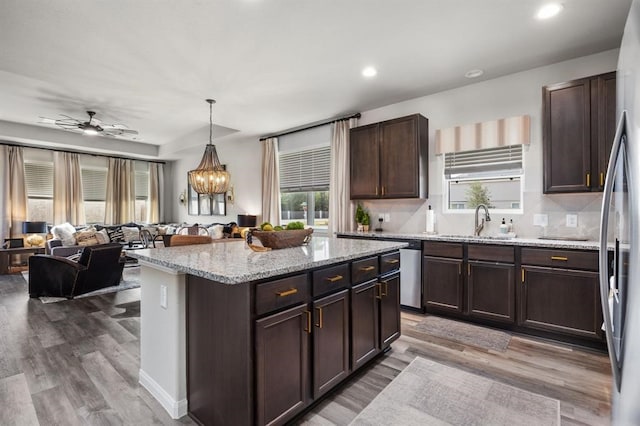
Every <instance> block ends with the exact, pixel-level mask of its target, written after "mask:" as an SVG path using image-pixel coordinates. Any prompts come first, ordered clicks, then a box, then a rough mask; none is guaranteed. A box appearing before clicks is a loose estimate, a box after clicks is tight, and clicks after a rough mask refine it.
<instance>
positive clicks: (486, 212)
mask: <svg viewBox="0 0 640 426" xmlns="http://www.w3.org/2000/svg"><path fill="white" fill-rule="evenodd" d="M480 208H483V209H484V217H483V218H482V222H480V224H479V225H478V211H479V210H480ZM485 222H491V216H489V209H488V208H487V206H485V205H484V204H478V207H476V227H475V231H474V233H473V235H475V236H479V235H480V231H482V228H484V223H485Z"/></svg>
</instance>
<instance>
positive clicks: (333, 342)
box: [312, 290, 350, 399]
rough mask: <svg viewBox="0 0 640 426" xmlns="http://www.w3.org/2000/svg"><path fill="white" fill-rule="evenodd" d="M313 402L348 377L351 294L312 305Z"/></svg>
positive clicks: (327, 298) (340, 295)
mask: <svg viewBox="0 0 640 426" xmlns="http://www.w3.org/2000/svg"><path fill="white" fill-rule="evenodd" d="M313 316H314V321H313V323H314V324H313V332H312V335H313V398H314V399H315V398H318V397H319V396H320V395H322V394H324V393H325V392H326V391H328V390H329V389H331V388H332V387H333V386H335V385H336V384H338V383H339V382H341V381H342V380H343V379H344V378H346V377H347V376H348V375H349V329H350V327H349V290H342V291H341V292H339V293H336V294H332V295H330V296H327V297H323V298H322V299H319V300H316V301H315V302H313Z"/></svg>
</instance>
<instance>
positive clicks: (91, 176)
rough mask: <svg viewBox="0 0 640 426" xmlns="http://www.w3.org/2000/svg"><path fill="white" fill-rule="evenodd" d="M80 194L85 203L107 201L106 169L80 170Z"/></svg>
mask: <svg viewBox="0 0 640 426" xmlns="http://www.w3.org/2000/svg"><path fill="white" fill-rule="evenodd" d="M81 173H82V194H83V197H84V200H85V201H105V200H106V199H107V169H82V170H81Z"/></svg>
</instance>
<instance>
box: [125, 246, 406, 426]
mask: <svg viewBox="0 0 640 426" xmlns="http://www.w3.org/2000/svg"><path fill="white" fill-rule="evenodd" d="M404 246H405V244H404V243H397V242H381V241H367V240H346V239H336V238H325V237H314V238H313V239H312V240H311V241H310V242H309V243H308V244H307V245H305V246H302V247H295V248H290V249H283V250H274V251H270V252H260V253H258V252H253V251H251V250H250V249H249V248H247V247H246V245H245V244H244V243H243V242H242V241H240V242H232V243H226V244H210V245H195V246H182V247H168V248H159V249H146V250H138V251H136V252H134V253H131V256H132V257H135V258H137V259H138V260H139V262H140V265H141V320H140V321H141V330H140V341H141V348H140V383H141V384H142V385H143V386H144V387H145V388H146V389H148V390H149V392H150V393H151V394H152V395H153V396H154V397H155V398H156V399H157V400H158V401H159V402H160V403H161V404H162V405H163V407H164V408H165V409H166V410H167V411H168V412H169V413H170V414H171V416H172V417H174V418H179V417H182V416H183V415H185V414H187V412H188V414H189V415H190V416H191V417H192V418H194V419H195V420H197V421H198V422H199V423H202V424H236V425H243V424H246V425H250V424H281V423H284V422H286V421H288V420H290V419H291V418H293V417H294V416H295V415H297V414H298V413H300V412H301V411H303V410H304V409H305V408H307V407H308V406H309V405H310V404H312V403H314V402H315V401H317V400H319V399H320V398H321V397H322V396H323V395H324V394H325V393H326V392H327V391H329V390H330V389H331V388H333V387H334V386H335V385H337V384H338V383H340V382H342V381H343V380H345V379H346V378H347V377H349V376H350V375H351V374H352V373H353V372H354V371H356V370H357V369H358V368H360V367H361V366H362V365H364V364H366V363H367V362H368V361H370V360H371V359H372V358H374V357H376V356H377V355H379V354H380V353H381V352H384V351H385V350H387V349H388V348H389V345H390V344H391V342H392V341H393V340H395V339H396V338H397V337H398V336H399V334H400V317H399V272H398V268H399V253H398V249H400V248H402V247H404Z"/></svg>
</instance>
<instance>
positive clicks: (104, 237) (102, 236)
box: [96, 228, 111, 244]
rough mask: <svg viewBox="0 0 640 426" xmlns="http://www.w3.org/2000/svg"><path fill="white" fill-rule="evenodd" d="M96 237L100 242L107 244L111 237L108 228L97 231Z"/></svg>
mask: <svg viewBox="0 0 640 426" xmlns="http://www.w3.org/2000/svg"><path fill="white" fill-rule="evenodd" d="M96 238H97V240H98V244H107V243H108V242H109V241H111V239H110V238H109V233H108V232H107V230H106V229H104V228H103V229H101V230H99V231H98V232H96Z"/></svg>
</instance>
